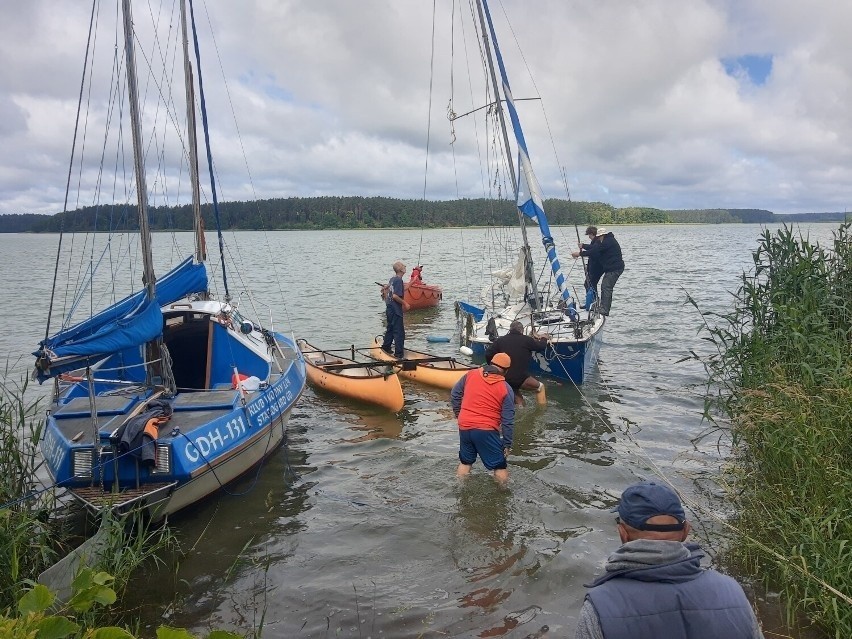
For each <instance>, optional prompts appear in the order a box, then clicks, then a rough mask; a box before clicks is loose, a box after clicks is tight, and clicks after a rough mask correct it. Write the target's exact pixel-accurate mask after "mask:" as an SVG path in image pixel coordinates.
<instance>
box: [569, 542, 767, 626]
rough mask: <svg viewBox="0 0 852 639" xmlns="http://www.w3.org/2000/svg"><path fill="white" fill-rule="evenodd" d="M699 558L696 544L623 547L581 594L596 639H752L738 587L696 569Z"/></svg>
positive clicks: (750, 618) (747, 611) (745, 603)
mask: <svg viewBox="0 0 852 639" xmlns="http://www.w3.org/2000/svg"><path fill="white" fill-rule="evenodd" d="M703 556H704V553H702V552H701V550H700V548H699V547H698V546H697V545H696V544H684V543H680V542H676V541H649V540H644V539H637V540H634V541H629V542H627V543H626V544H624V545H623V546H622V547H621V548H619V550H618V551H616V552H615V553H614V554H613V555H612V556H611V557H610V559H609V561H608V562H607V574H606V575H604V576H603V577H601V578H600V579H598V580H597V581H595V582H593V583H592V584H590V588H591V589H590V590H589V593H588V595H587V598H588V601H589V602H590V603H591V605H592V606H593V608H594V611H595V613H596V615H597V622H598V624H599V626H600V629H601V633H602V634H601V636H602V637H603V638H604V639H628V638H629V639H643V638H645V637H647V638H649V639H651V638H653V639H658V638H659V637H673V638H674V637H677V638H682V639H715V638H716V637H725V638H726V639H754V637H755V636H756V635H755V634H754V633H755V630H756V624H755V623H754V613H753V611H752V609H751V606H750V604H749V602H748V600H747V599H746V597H745V595H744V594H743V591H742V588H741V587H740V585H739V584H738V583H737V582H736V581H734V580H733V579H731V578H730V577H728V576H726V575H722V574H721V573H718V572H716V571H715V570H707V569H704V568H702V567H701V565H700V562H701V558H702V557H703ZM619 568H620V569H621V571H620V572H619ZM613 569H614V570H613ZM611 570H612V572H610V571H611ZM581 636H583V637H585V636H594V635H580V634H579V633H578V634H577V637H581Z"/></svg>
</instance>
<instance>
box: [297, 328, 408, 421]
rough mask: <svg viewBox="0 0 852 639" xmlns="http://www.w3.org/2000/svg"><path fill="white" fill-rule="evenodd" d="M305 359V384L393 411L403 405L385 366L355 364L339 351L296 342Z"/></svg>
mask: <svg viewBox="0 0 852 639" xmlns="http://www.w3.org/2000/svg"><path fill="white" fill-rule="evenodd" d="M297 344H298V345H299V349H300V350H301V351H302V355H303V356H304V358H305V364H306V366H305V368H306V372H307V376H308V382H309V383H310V384H312V385H314V386H318V387H319V388H322V389H325V390H327V391H329V392H330V393H334V394H336V395H342V396H344V397H349V398H351V399H357V400H359V401H362V402H369V403H371V404H378V405H379V406H383V407H384V408H387V409H389V410H392V411H394V412H396V411H399V410H401V409H402V406H403V404H404V402H405V400H404V398H403V395H402V385H401V384H400V383H399V377H397V375H396V373H394V372H391V373H390V374H388V373H387V372H386V371H384V370H383V369H385V368H388V367H387V366H385V365H377V364H376V363H369V362H367V363H364V362H357V361H355V360H354V359H350V358H348V357H342V356H340V355H339V354H338V353H339V351H333V352H332V351H323V350H320V349H318V348H316V347H315V346H312V345H311V344H309V343H308V342H307V341H305V340H303V339H300V340H297Z"/></svg>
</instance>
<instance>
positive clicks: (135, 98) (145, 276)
mask: <svg viewBox="0 0 852 639" xmlns="http://www.w3.org/2000/svg"><path fill="white" fill-rule="evenodd" d="M122 14H123V16H124V57H125V60H126V61H127V95H128V100H129V101H130V123H131V130H132V132H133V165H134V168H135V171H136V196H137V202H138V209H139V235H140V238H141V241H142V267H143V271H142V283H143V284H145V288H146V290H147V291H148V299H149V300H155V299H156V298H157V278H156V276H155V275H154V258H153V254H152V251H151V229H150V228H149V227H148V185H147V184H146V181H145V166H144V165H143V163H142V125H141V119H142V118H141V117H140V114H139V91H138V90H137V83H136V57H135V55H134V50H133V16H132V14H131V12H130V0H123V2H122Z"/></svg>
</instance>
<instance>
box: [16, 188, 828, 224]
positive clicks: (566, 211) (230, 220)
mask: <svg viewBox="0 0 852 639" xmlns="http://www.w3.org/2000/svg"><path fill="white" fill-rule="evenodd" d="M544 205H545V210H546V211H547V216H548V220H549V221H550V224H552V225H573V224H578V225H588V224H595V225H598V226H600V225H605V224H724V223H768V222H779V221H804V220H810V221H835V220H843V219H844V214H843V213H808V214H800V215H796V216H790V215H778V214H775V213H773V212H771V211H766V210H763V209H695V210H669V211H666V210H662V209H655V208H650V207H625V208H616V207H614V206H612V205H611V204H606V203H603V202H572V201H569V200H561V199H550V200H545V202H544ZM201 212H202V217H203V219H204V225H205V228H208V229H212V228H216V222H215V216H214V212H213V207H212V205H210V204H206V205H202V207H201ZM517 216H518V213H517V208H516V207H515V205H514V202H512V201H508V200H500V201H494V200H488V199H484V198H482V199H462V200H447V201H426V200H402V199H395V198H388V197H357V196H352V197H334V196H327V197H307V198H305V197H291V198H274V199H267V200H253V201H248V202H223V203H221V204H220V205H219V218H220V223H221V227H222V228H223V229H228V230H261V229H264V230H276V229H280V230H289V229H369V228H412V227H413V228H418V227H422V228H441V227H463V226H489V225H491V226H512V225H515V224H517V221H518V217H517ZM192 217H193V216H192V208H191V207H190V206H189V205H183V206H158V207H151V208H150V210H149V224H150V226H151V229H152V230H191V229H192V228H193V222H192ZM794 218H796V219H794ZM138 226H139V221H138V214H137V212H136V204H135V203H133V204H130V203H126V204H107V205H100V206H89V207H84V208H80V209H77V210H74V211H69V212H67V213H57V214H56V215H35V214H14V215H0V233H26V232H31V233H56V232H59V231H66V232H75V231H76V232H83V231H92V230H97V231H128V230H130V231H132V230H135V229H137V228H138Z"/></svg>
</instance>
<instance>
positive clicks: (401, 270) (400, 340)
mask: <svg viewBox="0 0 852 639" xmlns="http://www.w3.org/2000/svg"><path fill="white" fill-rule="evenodd" d="M403 275H405V264H403V263H402V262H394V263H393V277H392V278H390V280H389V281H388V283H387V285H386V286H383V287H382V297H383V298H384V300H385V305H386V309H385V315H386V317H387V329H385V339H384V341H382V350H383V351H384V352H386V353H387V354H388V355H393V356H394V357H396V358H397V359H402V358H403V357H405V326H404V325H403V322H402V314H403V311H407V310H408V309H409V304H408V302H406V301H405V284H404V283H403V281H402V276H403ZM391 344H393V345H394V350H393V352H391Z"/></svg>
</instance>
